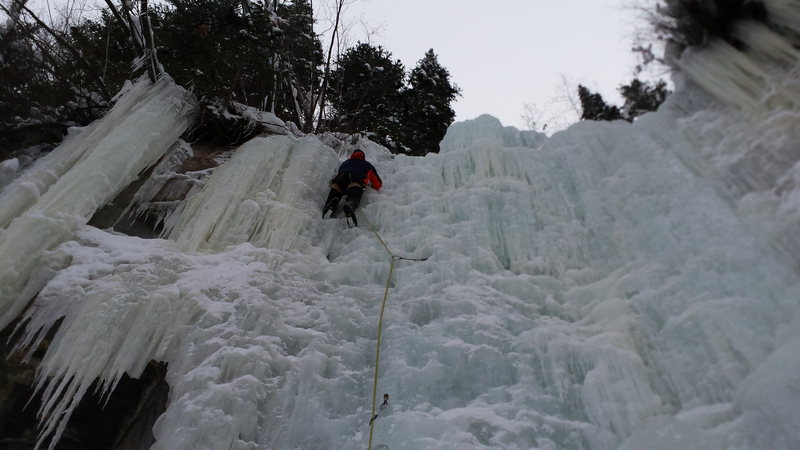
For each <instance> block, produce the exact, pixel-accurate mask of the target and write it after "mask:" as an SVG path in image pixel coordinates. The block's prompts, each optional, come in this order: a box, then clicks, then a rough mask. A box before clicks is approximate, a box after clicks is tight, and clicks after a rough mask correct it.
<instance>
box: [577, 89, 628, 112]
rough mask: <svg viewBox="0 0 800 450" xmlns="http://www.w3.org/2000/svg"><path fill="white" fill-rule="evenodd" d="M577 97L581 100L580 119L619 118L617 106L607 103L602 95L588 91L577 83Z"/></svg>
mask: <svg viewBox="0 0 800 450" xmlns="http://www.w3.org/2000/svg"><path fill="white" fill-rule="evenodd" d="M578 97H579V98H580V101H581V109H582V110H583V112H582V113H581V119H582V120H619V119H622V112H621V111H620V110H619V108H618V107H616V106H613V105H609V104H608V103H606V102H605V100H603V96H601V95H600V94H598V93H596V92H592V91H590V90H589V89H588V88H586V87H585V86H583V85H578Z"/></svg>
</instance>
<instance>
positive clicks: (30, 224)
mask: <svg viewBox="0 0 800 450" xmlns="http://www.w3.org/2000/svg"><path fill="white" fill-rule="evenodd" d="M191 114H192V105H191V101H190V100H189V96H188V93H187V92H186V91H184V90H183V89H181V88H179V87H177V86H176V85H175V84H174V83H173V82H172V81H171V80H168V79H164V80H162V81H159V83H157V84H156V85H155V86H152V87H151V85H150V84H149V83H148V82H146V81H140V82H138V83H137V85H136V86H135V87H134V88H133V89H132V90H131V91H130V92H128V93H126V94H125V95H124V96H123V97H122V98H121V99H120V100H119V101H118V103H117V104H116V105H115V106H114V108H112V110H111V111H110V112H109V114H108V115H107V116H106V117H104V118H103V119H101V120H99V121H97V122H95V123H93V124H92V125H90V126H89V127H87V129H85V130H82V131H81V132H80V133H78V134H77V135H75V136H70V137H69V138H67V140H66V141H65V142H64V143H63V144H62V145H60V146H59V147H58V148H56V149H55V150H53V151H52V152H51V153H50V154H48V155H47V156H45V157H44V158H42V160H40V161H37V163H36V164H34V166H33V167H31V168H30V169H28V170H27V171H26V172H25V173H23V174H22V175H21V176H20V177H18V178H17V179H16V180H14V182H13V183H12V184H11V185H9V186H7V187H6V189H4V190H3V192H2V196H0V226H1V227H5V230H4V231H3V233H2V235H0V261H2V263H0V310H3V315H2V317H0V328H1V327H3V326H5V325H6V324H8V323H9V322H11V321H12V320H14V319H15V318H16V316H17V315H18V314H19V312H20V311H21V310H22V308H23V307H24V306H25V304H26V303H27V301H28V299H29V298H22V297H20V293H21V292H22V291H23V289H24V288H25V286H26V285H27V284H28V283H29V282H30V283H31V287H29V291H30V292H32V293H33V294H35V292H36V289H34V288H33V287H35V285H37V284H38V285H39V286H41V284H42V283H43V282H44V280H41V279H38V280H35V279H30V280H29V275H30V274H31V273H32V272H33V271H34V268H35V267H36V265H37V264H38V259H39V258H40V257H41V256H42V255H43V252H45V251H46V250H47V249H50V248H53V247H55V246H56V245H58V244H59V243H61V242H64V241H65V240H67V239H69V238H70V237H71V236H72V235H73V233H74V232H75V231H76V230H77V228H78V227H79V226H80V225H82V224H84V223H86V222H87V221H88V220H89V219H90V218H91V216H92V214H94V212H95V211H96V210H97V209H98V208H100V207H101V206H103V205H104V204H105V203H107V202H108V201H109V200H111V199H112V198H113V197H114V196H115V195H116V193H117V192H119V191H120V190H122V189H123V188H124V187H125V186H127V185H128V184H129V183H130V182H131V181H133V180H134V179H135V177H136V176H137V175H138V174H139V173H140V172H141V171H142V170H144V169H145V168H146V167H148V166H149V165H151V164H153V163H154V162H155V161H157V160H158V158H160V157H161V155H162V154H163V153H164V152H165V151H166V150H167V148H169V146H170V145H172V143H173V142H175V140H176V139H177V138H178V137H179V136H180V135H181V134H182V133H183V132H184V131H185V130H186V129H187V128H188V126H189V125H190V123H191V120H192V116H191Z"/></svg>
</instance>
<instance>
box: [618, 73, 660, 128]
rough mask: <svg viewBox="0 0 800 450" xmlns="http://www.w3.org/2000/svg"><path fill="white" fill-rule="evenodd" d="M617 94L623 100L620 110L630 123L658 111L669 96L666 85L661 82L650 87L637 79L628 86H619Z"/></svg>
mask: <svg viewBox="0 0 800 450" xmlns="http://www.w3.org/2000/svg"><path fill="white" fill-rule="evenodd" d="M619 92H620V94H622V97H623V98H625V105H623V107H622V110H623V111H624V113H625V117H626V118H627V119H628V120H631V121H632V120H633V119H634V118H636V117H639V116H640V115H642V114H644V113H646V112H649V111H655V110H656V109H658V107H659V105H661V104H662V103H664V100H666V98H667V95H669V90H668V89H667V83H665V82H664V81H663V80H659V81H658V83H656V84H654V85H651V84H649V83H647V82H642V81H641V80H639V79H638V78H634V79H633V81H631V83H630V84H626V85H622V86H620V88H619Z"/></svg>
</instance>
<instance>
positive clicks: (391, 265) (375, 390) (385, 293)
mask: <svg viewBox="0 0 800 450" xmlns="http://www.w3.org/2000/svg"><path fill="white" fill-rule="evenodd" d="M387 250H388V249H387ZM390 253H391V252H390ZM395 261H396V259H395V258H394V255H392V261H391V262H390V263H389V276H388V277H386V289H385V290H384V291H383V303H382V304H381V314H380V318H379V319H378V343H377V350H376V351H375V376H374V378H373V380H372V415H370V417H371V419H370V421H369V445H368V446H367V449H368V450H372V431H373V429H374V428H375V418H376V417H375V405H376V404H377V399H378V365H379V364H380V360H381V335H382V334H383V312H384V310H386V299H388V298H389V286H390V285H391V282H392V272H393V271H394V262H395Z"/></svg>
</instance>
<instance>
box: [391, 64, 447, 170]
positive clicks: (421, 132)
mask: <svg viewBox="0 0 800 450" xmlns="http://www.w3.org/2000/svg"><path fill="white" fill-rule="evenodd" d="M408 84H409V88H408V89H407V90H406V91H405V92H404V106H405V108H404V113H403V116H402V125H403V128H402V131H401V136H400V137H399V138H400V140H401V142H402V144H403V145H404V146H405V147H408V148H409V149H410V151H411V152H410V154H412V155H425V154H426V153H430V152H433V153H438V152H439V142H441V140H442V138H443V137H444V135H445V133H446V132H447V127H449V126H450V124H452V123H453V119H454V118H455V115H456V114H455V111H453V108H452V107H451V106H450V104H451V103H452V102H453V100H455V98H456V96H457V95H459V89H458V87H457V86H455V85H453V84H452V83H451V82H450V72H448V70H447V69H446V68H444V67H442V65H441V64H439V60H438V58H437V57H436V54H435V53H434V52H433V49H430V50H428V51H427V52H426V53H425V57H424V58H422V59H421V60H419V62H418V63H417V66H416V67H415V68H414V70H412V71H411V75H410V76H409V80H408Z"/></svg>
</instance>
